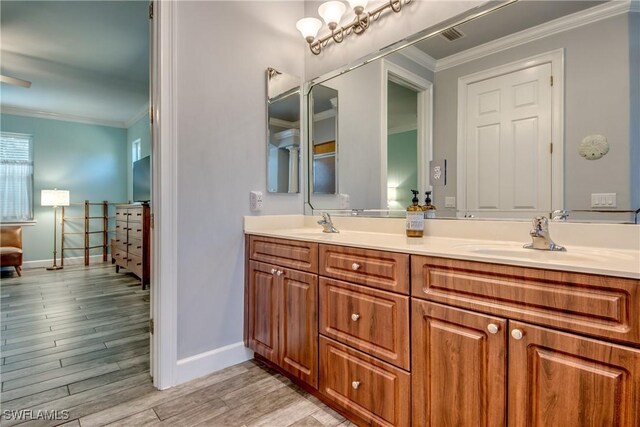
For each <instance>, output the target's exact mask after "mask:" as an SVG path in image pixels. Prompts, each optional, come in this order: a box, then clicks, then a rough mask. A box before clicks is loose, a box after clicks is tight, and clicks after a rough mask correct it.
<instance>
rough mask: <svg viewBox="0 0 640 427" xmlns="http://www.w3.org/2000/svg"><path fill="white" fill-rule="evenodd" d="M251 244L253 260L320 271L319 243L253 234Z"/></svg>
mask: <svg viewBox="0 0 640 427" xmlns="http://www.w3.org/2000/svg"><path fill="white" fill-rule="evenodd" d="M249 244H250V250H249V257H250V258H251V259H253V260H256V261H262V262H268V263H271V264H276V265H280V266H282V267H289V268H293V269H296V270H302V271H307V272H309V273H317V272H318V244H317V243H310V242H299V241H297V240H284V239H274V238H271V237H262V236H251V238H250V243H249Z"/></svg>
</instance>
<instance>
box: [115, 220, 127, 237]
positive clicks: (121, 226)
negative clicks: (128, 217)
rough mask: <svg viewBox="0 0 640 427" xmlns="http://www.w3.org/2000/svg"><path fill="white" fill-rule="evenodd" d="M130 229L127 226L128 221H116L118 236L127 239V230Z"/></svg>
mask: <svg viewBox="0 0 640 427" xmlns="http://www.w3.org/2000/svg"><path fill="white" fill-rule="evenodd" d="M128 229H129V227H128V226H127V221H116V235H117V236H122V237H124V238H125V239H126V238H127V230H128Z"/></svg>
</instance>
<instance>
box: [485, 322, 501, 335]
mask: <svg viewBox="0 0 640 427" xmlns="http://www.w3.org/2000/svg"><path fill="white" fill-rule="evenodd" d="M487 330H488V331H489V333H490V334H497V333H498V331H499V330H500V327H499V326H498V325H496V324H495V323H489V325H488V326H487Z"/></svg>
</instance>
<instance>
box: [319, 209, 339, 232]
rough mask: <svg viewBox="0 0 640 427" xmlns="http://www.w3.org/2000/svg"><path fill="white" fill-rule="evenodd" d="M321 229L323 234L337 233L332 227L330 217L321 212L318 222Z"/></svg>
mask: <svg viewBox="0 0 640 427" xmlns="http://www.w3.org/2000/svg"><path fill="white" fill-rule="evenodd" d="M318 224H320V225H321V226H322V228H323V230H322V231H323V232H325V233H339V232H340V231H338V229H337V228H335V227H334V226H333V222H332V221H331V215H329V214H328V213H327V212H322V219H321V220H319V221H318Z"/></svg>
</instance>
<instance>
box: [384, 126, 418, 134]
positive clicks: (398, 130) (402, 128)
mask: <svg viewBox="0 0 640 427" xmlns="http://www.w3.org/2000/svg"><path fill="white" fill-rule="evenodd" d="M412 130H418V126H417V125H415V124H409V125H402V126H396V127H392V128H389V129H387V134H388V135H396V134H398V133H404V132H409V131H412Z"/></svg>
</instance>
